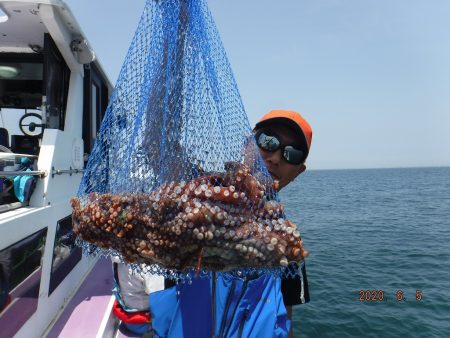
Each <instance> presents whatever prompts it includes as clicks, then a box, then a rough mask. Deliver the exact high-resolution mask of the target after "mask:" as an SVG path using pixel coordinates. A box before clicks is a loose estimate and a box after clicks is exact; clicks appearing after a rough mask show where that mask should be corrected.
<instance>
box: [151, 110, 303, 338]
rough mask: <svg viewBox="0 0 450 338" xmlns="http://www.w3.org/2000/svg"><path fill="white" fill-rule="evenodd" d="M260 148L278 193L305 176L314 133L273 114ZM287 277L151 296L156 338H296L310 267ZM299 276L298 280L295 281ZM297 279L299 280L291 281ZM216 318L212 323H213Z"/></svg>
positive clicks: (226, 280) (294, 119)
mask: <svg viewBox="0 0 450 338" xmlns="http://www.w3.org/2000/svg"><path fill="white" fill-rule="evenodd" d="M254 135H255V140H256V144H257V146H258V148H259V151H260V154H261V156H262V158H263V160H264V163H265V165H266V167H267V169H268V171H269V173H270V175H271V176H272V177H273V179H274V180H277V181H278V182H279V189H281V188H284V187H285V186H287V185H288V184H289V183H290V182H292V181H293V180H294V179H295V178H296V177H297V176H298V175H300V174H301V173H302V172H303V171H305V169H306V166H305V164H304V163H305V160H306V158H307V156H308V153H309V148H310V145H311V139H312V130H311V127H310V125H309V124H308V122H307V121H306V120H305V119H303V117H302V116H301V115H300V114H298V113H296V112H292V111H283V110H274V111H271V112H270V113H268V114H266V115H265V116H263V117H262V119H261V120H260V121H259V122H258V123H257V124H256V126H255V129H254ZM286 271H289V272H286V273H285V275H289V274H290V275H291V277H282V278H276V279H275V278H273V277H271V276H256V277H254V278H252V277H249V276H247V277H244V278H241V277H239V276H230V275H226V274H220V273H218V274H215V273H213V274H212V276H211V277H212V278H211V279H208V278H194V280H193V282H192V284H182V285H179V286H177V287H174V288H172V289H169V290H165V291H162V292H156V293H154V294H151V295H150V306H151V313H152V317H153V328H154V334H155V336H156V337H211V336H214V337H275V336H276V337H286V336H287V335H288V334H289V336H290V337H292V334H293V333H292V327H291V328H290V330H289V324H287V323H288V322H287V321H286V319H289V320H290V319H291V316H292V306H293V305H297V304H302V303H306V302H308V301H309V292H308V284H307V279H306V271H305V265H304V263H302V264H301V265H300V266H299V264H297V263H291V264H290V265H289V266H288V267H287V268H286ZM294 275H295V276H294ZM292 276H294V277H292ZM208 318H212V321H211V322H210V321H208V320H207V319H208Z"/></svg>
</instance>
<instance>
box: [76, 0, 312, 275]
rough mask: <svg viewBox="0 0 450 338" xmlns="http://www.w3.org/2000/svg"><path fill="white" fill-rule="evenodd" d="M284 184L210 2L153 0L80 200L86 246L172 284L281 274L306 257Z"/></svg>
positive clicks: (111, 104) (79, 214)
mask: <svg viewBox="0 0 450 338" xmlns="http://www.w3.org/2000/svg"><path fill="white" fill-rule="evenodd" d="M276 188H277V182H274V181H273V180H272V179H271V177H270V175H269V174H268V172H267V170H266V168H265V166H264V163H263V161H262V159H261V157H260V155H259V151H258V148H257V146H256V144H255V141H254V138H253V136H252V130H251V127H250V124H249V122H248V119H247V116H246V113H245V111H244V107H243V104H242V101H241V98H240V95H239V92H238V89H237V86H236V82H235V80H234V77H233V74H232V71H231V68H230V64H229V62H228V60H227V57H226V54H225V51H224V48H223V46H222V43H221V40H220V37H219V34H218V32H217V29H216V27H215V24H214V21H213V19H212V16H211V14H210V12H209V10H208V8H207V5H206V3H205V1H204V0H164V1H158V0H148V1H147V3H146V6H145V9H144V12H143V15H142V18H141V20H140V22H139V26H138V29H137V32H136V33H135V36H134V38H133V40H132V44H131V46H130V48H129V51H128V54H127V56H126V59H125V62H124V64H123V66H122V69H121V72H120V74H119V78H118V81H117V84H116V87H115V90H114V92H113V94H112V96H111V98H110V102H109V105H108V108H107V111H106V113H105V117H104V119H103V121H102V124H101V128H100V133H99V135H98V137H97V139H96V142H95V145H94V148H93V151H92V153H91V155H90V157H89V161H88V164H87V167H86V170H85V173H84V176H83V179H82V182H81V185H80V188H79V192H78V196H77V198H73V199H72V201H71V203H72V207H73V225H74V231H75V233H76V234H77V235H78V237H79V239H80V240H79V243H81V245H82V246H83V247H84V248H85V249H86V251H87V252H88V253H91V254H94V253H97V254H98V253H100V254H119V255H120V256H121V257H122V258H123V260H124V261H125V262H128V263H135V266H136V267H142V266H143V263H144V264H145V266H147V267H148V269H149V270H150V271H151V272H153V273H160V274H163V275H165V276H166V277H167V276H174V274H175V275H176V274H177V273H180V274H181V273H182V272H183V271H188V270H190V269H196V270H197V272H200V271H203V272H205V271H211V270H213V271H228V270H233V269H239V271H243V272H248V271H251V272H254V271H255V270H258V269H263V270H271V269H272V270H273V271H275V270H277V268H279V267H280V266H286V265H287V264H288V262H289V261H300V260H301V259H302V258H303V256H304V254H305V252H304V251H303V248H302V246H301V241H300V233H299V231H298V230H297V228H296V226H295V225H294V224H293V223H292V222H290V221H289V220H287V219H286V218H285V217H284V212H283V207H282V205H281V204H280V203H279V201H278V198H277V192H276ZM178 277H179V276H178Z"/></svg>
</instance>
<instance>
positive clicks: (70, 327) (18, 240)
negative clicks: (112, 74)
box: [0, 0, 119, 338]
mask: <svg viewBox="0 0 450 338" xmlns="http://www.w3.org/2000/svg"><path fill="white" fill-rule="evenodd" d="M112 90H113V86H112V84H111V83H110V82H109V80H108V78H107V76H106V73H105V71H104V70H103V68H102V66H101V64H100V63H99V61H98V60H97V59H96V57H95V53H94V51H93V49H92V46H91V45H90V44H89V42H88V40H87V38H86V36H85V34H84V33H83V31H82V30H81V28H80V26H79V25H78V23H77V21H76V19H75V17H74V15H73V14H72V12H71V11H70V8H69V7H68V6H67V5H66V4H65V3H64V2H63V1H59V0H0V328H1V336H2V337H27V338H28V337H43V336H45V337H58V336H64V337H72V336H73V337H75V336H77V337H78V336H86V337H92V336H97V337H112V336H115V335H117V330H115V329H116V328H117V326H118V324H119V323H118V322H117V320H115V318H114V317H113V316H112V313H111V307H112V304H113V297H112V296H111V287H112V285H111V284H112V272H111V262H110V261H108V260H100V259H98V258H95V257H88V256H84V255H83V254H82V253H81V249H80V248H78V247H77V246H76V245H75V244H74V241H75V236H74V234H73V232H72V219H71V207H70V204H69V200H70V198H71V197H73V196H75V195H76V194H77V191H78V188H79V185H80V181H81V178H82V175H83V169H84V167H85V165H86V163H87V159H88V157H89V154H90V152H91V150H92V148H93V146H94V142H95V139H96V136H97V133H98V131H99V128H100V123H101V120H102V117H103V114H104V112H105V110H106V107H107V104H108V98H109V96H110V94H111V92H112ZM114 330H115V331H114Z"/></svg>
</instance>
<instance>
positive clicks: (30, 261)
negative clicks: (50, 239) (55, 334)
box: [0, 228, 47, 337]
mask: <svg viewBox="0 0 450 338" xmlns="http://www.w3.org/2000/svg"><path fill="white" fill-rule="evenodd" d="M46 235H47V228H45V229H42V230H40V231H38V232H36V233H34V234H33V235H30V236H28V237H26V238H24V239H22V240H21V241H19V242H17V243H15V244H13V245H11V246H9V247H7V248H5V249H3V250H1V251H0V328H1V334H2V336H3V337H12V336H14V335H15V334H16V333H17V331H18V330H19V329H20V328H21V327H22V325H23V324H24V323H25V322H26V321H27V320H28V319H29V318H30V317H31V315H32V314H33V313H34V312H35V311H36V309H37V304H38V297H39V286H40V282H41V267H42V255H43V254H44V248H45V239H46Z"/></svg>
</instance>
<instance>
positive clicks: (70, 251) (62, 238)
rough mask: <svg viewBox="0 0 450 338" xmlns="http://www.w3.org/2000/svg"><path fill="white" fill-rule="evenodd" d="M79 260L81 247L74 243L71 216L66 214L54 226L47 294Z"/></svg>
mask: <svg viewBox="0 0 450 338" xmlns="http://www.w3.org/2000/svg"><path fill="white" fill-rule="evenodd" d="M80 260H81V248H80V247H78V246H76V245H75V234H74V232H73V230H72V216H67V217H65V218H63V219H61V220H59V221H58V224H57V226H56V234H55V246H54V248H53V261H52V274H51V276H50V287H49V291H48V294H49V295H50V294H51V293H52V292H53V291H54V290H55V289H56V288H57V287H58V285H59V284H61V282H62V281H63V280H64V278H66V276H67V275H68V274H69V272H70V271H72V269H73V268H74V267H75V265H77V263H78V262H79V261H80Z"/></svg>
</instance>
